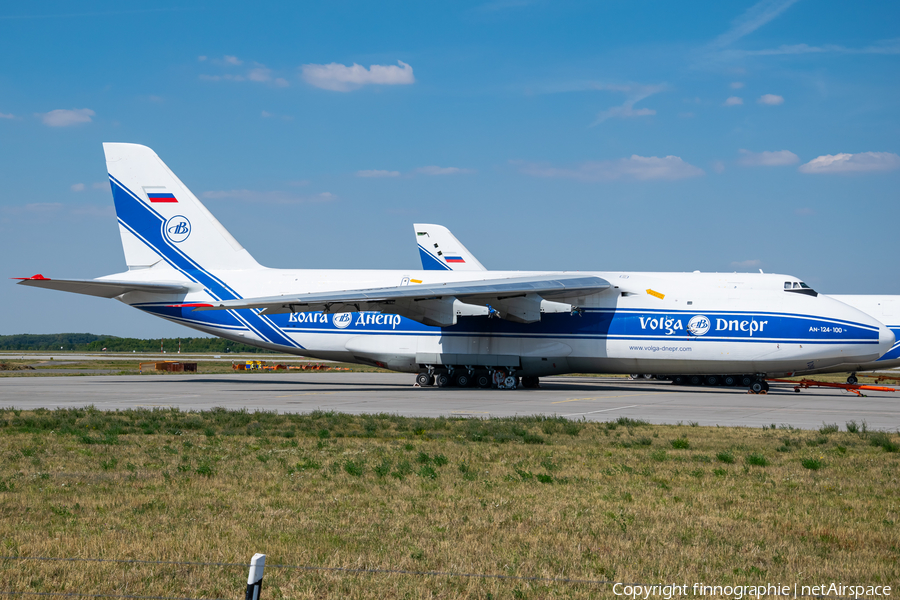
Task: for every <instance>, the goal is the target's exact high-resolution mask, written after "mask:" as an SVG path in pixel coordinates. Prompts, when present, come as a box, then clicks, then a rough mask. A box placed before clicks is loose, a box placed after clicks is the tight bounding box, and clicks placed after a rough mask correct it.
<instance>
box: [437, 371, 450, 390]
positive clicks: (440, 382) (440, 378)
mask: <svg viewBox="0 0 900 600" xmlns="http://www.w3.org/2000/svg"><path fill="white" fill-rule="evenodd" d="M434 379H435V381H436V382H437V386H438V387H439V388H445V387H450V375H449V374H447V373H438V374H437V375H435V376H434Z"/></svg>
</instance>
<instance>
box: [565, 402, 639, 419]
mask: <svg viewBox="0 0 900 600" xmlns="http://www.w3.org/2000/svg"><path fill="white" fill-rule="evenodd" d="M636 406H640V404H632V405H631V406H617V407H615V408H604V409H603V410H592V411H591V412H583V413H572V414H570V415H562V416H564V417H577V416H578V415H592V414H594V413H602V412H609V411H611V410H622V409H624V408H634V407H636Z"/></svg>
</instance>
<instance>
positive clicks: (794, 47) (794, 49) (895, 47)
mask: <svg viewBox="0 0 900 600" xmlns="http://www.w3.org/2000/svg"><path fill="white" fill-rule="evenodd" d="M796 54H882V55H892V54H900V38H894V39H889V40H882V41H879V42H876V43H874V44H870V45H868V46H864V47H862V48H847V47H845V46H838V45H835V44H825V45H823V46H810V45H809V44H782V45H781V46H778V47H777V48H764V49H762V50H729V51H727V52H726V53H725V55H726V56H728V57H731V58H744V57H748V56H790V55H796Z"/></svg>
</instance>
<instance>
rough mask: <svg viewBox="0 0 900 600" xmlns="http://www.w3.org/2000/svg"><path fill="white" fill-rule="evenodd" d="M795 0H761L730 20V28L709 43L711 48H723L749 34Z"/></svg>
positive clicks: (795, 0) (776, 15)
mask: <svg viewBox="0 0 900 600" xmlns="http://www.w3.org/2000/svg"><path fill="white" fill-rule="evenodd" d="M795 2H797V0H761V1H760V2H757V3H756V4H754V5H753V6H751V7H750V8H748V9H747V10H746V11H744V14H742V15H741V16H740V17H738V18H737V19H735V20H734V21H732V23H731V25H732V26H731V29H729V30H728V31H726V32H725V33H723V34H722V35H720V36H719V37H717V38H716V39H715V41H714V42H713V43H712V44H711V46H712V47H713V48H724V47H726V46H729V45H731V44H733V43H734V42H736V41H738V40H739V39H741V38H742V37H744V36H745V35H748V34H751V33H753V32H754V31H756V30H757V29H759V28H760V27H762V26H763V25H765V24H766V23H768V22H769V21H771V20H772V19H775V18H776V17H778V16H779V15H780V14H781V13H783V12H784V11H786V10H787V9H788V8H790V6H791V5H792V4H794V3H795Z"/></svg>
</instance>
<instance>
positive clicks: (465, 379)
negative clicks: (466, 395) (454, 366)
mask: <svg viewBox="0 0 900 600" xmlns="http://www.w3.org/2000/svg"><path fill="white" fill-rule="evenodd" d="M453 380H454V381H455V382H456V385H457V386H459V387H461V388H464V387H469V386H470V385H471V384H472V377H470V376H469V374H468V373H467V372H466V371H462V372H460V373H457V374H456V375H454V376H453Z"/></svg>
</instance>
